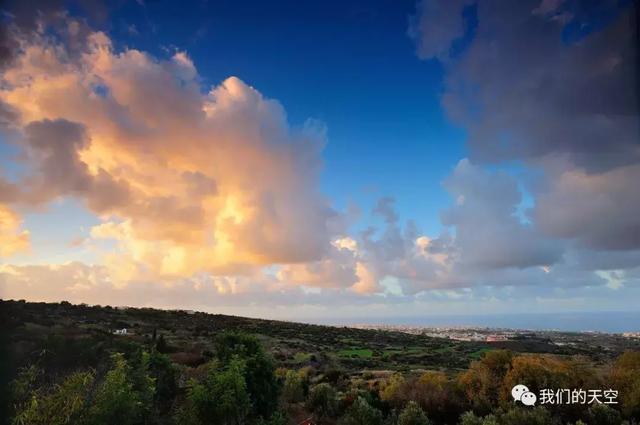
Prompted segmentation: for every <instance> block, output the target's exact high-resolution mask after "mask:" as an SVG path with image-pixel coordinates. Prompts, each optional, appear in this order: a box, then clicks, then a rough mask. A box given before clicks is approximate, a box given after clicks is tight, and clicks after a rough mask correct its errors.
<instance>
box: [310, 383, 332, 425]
mask: <svg viewBox="0 0 640 425" xmlns="http://www.w3.org/2000/svg"><path fill="white" fill-rule="evenodd" d="M307 409H309V410H310V411H311V413H313V414H314V415H315V416H316V417H317V418H331V417H333V416H335V415H336V413H337V411H338V397H337V394H336V391H335V390H334V389H333V387H332V386H331V385H329V384H327V383H322V384H318V385H316V386H315V387H313V388H311V391H310V392H309V398H308V399H307Z"/></svg>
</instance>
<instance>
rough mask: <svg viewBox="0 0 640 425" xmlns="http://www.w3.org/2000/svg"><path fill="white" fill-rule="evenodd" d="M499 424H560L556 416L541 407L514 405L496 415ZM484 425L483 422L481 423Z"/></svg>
mask: <svg viewBox="0 0 640 425" xmlns="http://www.w3.org/2000/svg"><path fill="white" fill-rule="evenodd" d="M498 422H499V423H500V425H554V424H557V425H559V424H560V421H559V420H558V419H557V418H554V417H552V415H551V413H550V412H549V411H548V410H547V409H545V408H543V407H540V406H538V407H536V408H533V409H530V408H525V407H516V408H512V409H510V410H507V411H506V412H504V413H502V414H500V415H499V416H498ZM483 425H484V424H483Z"/></svg>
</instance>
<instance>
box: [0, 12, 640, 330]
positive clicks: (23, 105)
mask: <svg viewBox="0 0 640 425" xmlns="http://www.w3.org/2000/svg"><path fill="white" fill-rule="evenodd" d="M633 7H634V4H633V2H630V1H617V0H611V1H607V2H593V1H590V0H557V1H549V0H544V1H542V0H523V1H522V2H517V3H516V2H514V3H504V2H500V1H493V0H481V1H473V0H451V1H437V0H419V1H414V0H412V1H401V2H398V1H382V0H379V1H373V2H371V1H357V2H348V4H344V2H315V3H307V2H295V1H280V2H275V3H264V2H237V1H236V2H231V1H194V2H179V3H178V2H170V1H133V0H129V1H125V0H122V1H119V2H116V3H104V4H102V3H100V2H86V1H84V0H73V1H69V2H66V1H61V2H59V3H55V2H36V3H34V4H33V5H32V7H31V8H25V7H24V5H22V4H21V3H20V2H10V3H9V4H8V5H7V6H6V9H5V14H4V18H3V19H4V20H5V21H6V22H5V23H6V24H7V28H9V30H10V31H8V32H7V34H6V35H5V40H2V39H0V42H3V43H5V45H6V47H7V49H6V50H7V52H8V53H7V55H6V57H3V58H1V59H2V63H1V64H0V65H2V68H1V69H2V71H0V72H1V74H0V76H1V82H2V85H0V87H1V89H0V118H2V121H0V124H1V127H0V155H1V156H0V189H1V192H0V242H2V243H3V248H2V249H0V256H1V257H3V258H2V263H0V267H2V268H0V292H2V293H3V294H2V295H3V296H8V297H24V296H25V292H26V296H28V297H31V298H34V299H45V300H58V299H70V300H72V301H78V302H97V301H98V300H101V301H102V302H110V303H114V304H116V303H123V302H129V303H133V304H137V305H154V306H160V307H162V306H165V307H193V308H200V309H205V310H216V311H221V310H222V311H226V312H233V313H238V314H248V315H253V316H256V315H258V316H259V315H271V316H279V317H280V316H283V315H285V316H286V315H294V316H295V315H297V316H302V315H306V316H308V317H311V316H313V317H318V318H323V317H328V316H331V317H334V316H335V315H338V316H344V317H362V316H363V312H364V313H366V314H371V315H372V317H374V316H375V317H383V316H388V317H390V316H394V315H400V316H402V315H407V316H412V315H413V316H417V315H420V314H424V313H425V312H428V313H434V314H436V313H451V314H457V313H476V314H483V313H488V312H500V313H505V314H506V313H514V312H517V311H520V310H521V309H522V308H525V307H526V308H528V309H530V310H531V311H534V312H538V313H544V312H551V311H555V312H561V311H566V310H570V311H592V310H599V311H604V310H607V311H608V310H629V309H633V308H634V307H633V306H634V305H635V304H634V303H635V302H636V301H637V299H638V298H637V297H638V290H637V288H638V282H640V237H639V236H638V235H639V234H640V233H639V229H640V222H639V221H638V217H637V214H635V213H634V211H637V209H638V208H640V193H639V191H638V190H637V188H636V185H635V184H634V182H635V181H637V179H638V178H640V148H639V147H638V143H639V141H640V135H638V128H640V126H639V125H640V124H639V123H638V110H637V99H636V98H635V97H634V95H633V93H632V92H631V91H629V90H628V87H631V86H633V85H634V84H637V74H638V73H637V72H636V71H637V63H636V62H634V51H635V50H634V43H635V42H634V40H635V39H634V34H635V32H634V26H633V21H632V20H631V16H632V15H633ZM33 10H38V11H39V13H37V14H34V13H33ZM309 123H313V125H309ZM318 170H319V171H318ZM354 211H357V213H355V212H354ZM44 282H51V283H48V284H45V283H44ZM69 282H72V284H71V283H69ZM334 307H335V311H334ZM274 309H275V310H274ZM278 309H280V310H278ZM278 311H279V312H278Z"/></svg>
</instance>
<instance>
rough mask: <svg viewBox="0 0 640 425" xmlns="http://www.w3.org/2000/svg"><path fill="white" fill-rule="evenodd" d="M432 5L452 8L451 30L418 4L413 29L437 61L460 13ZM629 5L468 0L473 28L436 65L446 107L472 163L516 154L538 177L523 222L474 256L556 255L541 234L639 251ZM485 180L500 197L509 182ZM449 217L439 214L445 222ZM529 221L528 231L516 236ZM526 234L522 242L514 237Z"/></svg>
mask: <svg viewBox="0 0 640 425" xmlns="http://www.w3.org/2000/svg"><path fill="white" fill-rule="evenodd" d="M430 3H431V2H430ZM434 3H438V4H440V6H433V5H432V6H429V7H430V9H434V10H435V9H438V8H446V9H447V10H449V11H450V13H452V14H453V15H454V16H455V19H456V25H455V26H454V27H455V28H457V29H456V31H454V32H452V33H451V34H449V36H447V37H440V36H437V35H436V36H434V35H433V34H432V33H431V32H430V28H434V27H437V26H438V24H439V18H438V14H434V13H433V12H430V11H429V9H427V8H425V6H424V5H423V3H419V4H418V13H419V18H416V19H417V20H418V21H419V22H420V25H417V26H414V27H413V28H414V29H415V31H416V38H417V41H416V42H417V44H418V48H419V52H423V53H422V54H421V57H424V58H428V57H436V58H440V59H442V56H441V53H440V52H446V51H448V50H449V49H450V48H451V46H452V43H453V42H454V40H455V39H456V37H458V36H459V34H460V30H459V28H460V25H461V23H462V22H463V17H462V10H461V6H460V5H459V4H457V5H452V4H450V3H449V2H434ZM454 3H456V2H454ZM637 7H638V5H637V3H636V2H630V3H626V4H618V3H616V2H601V3H592V2H580V1H578V2H566V1H548V0H543V1H540V0H531V1H518V2H503V1H493V0H486V1H478V2H476V3H475V6H474V11H475V13H476V18H477V26H475V27H473V28H470V30H469V31H468V39H467V40H466V43H465V48H464V50H463V51H462V52H461V53H460V54H459V55H458V56H457V57H456V58H455V59H453V60H445V61H444V62H443V64H444V69H445V91H444V93H443V96H442V104H443V105H444V107H445V109H446V110H447V112H448V114H449V116H450V117H451V119H452V120H453V121H454V122H455V123H457V124H459V125H461V126H463V127H464V128H465V130H466V131H467V133H468V147H469V150H470V158H471V160H472V161H474V162H475V163H479V164H492V165H500V164H503V163H504V161H520V162H521V163H522V164H524V165H525V167H527V170H528V172H529V173H530V175H532V176H537V177H536V179H531V180H529V183H531V182H533V184H530V185H529V187H528V190H529V191H530V193H531V195H532V196H533V202H534V207H533V209H532V211H531V212H530V219H531V225H530V226H529V225H527V226H524V227H522V226H519V227H520V230H517V229H511V231H509V232H507V233H500V232H494V234H495V235H496V239H495V243H496V245H487V246H486V247H485V250H476V251H475V252H477V253H478V255H479V256H483V255H491V253H492V251H494V250H496V249H500V247H502V248H503V253H502V254H501V255H500V257H503V258H509V257H513V256H519V257H520V259H519V260H518V261H516V263H520V265H522V266H524V265H527V264H536V263H538V264H541V263H544V262H546V261H551V260H554V259H557V252H556V253H555V254H554V253H553V252H552V251H553V250H551V251H550V250H549V246H548V245H547V246H546V247H545V248H544V249H539V248H540V241H541V240H542V239H543V237H542V236H536V234H540V235H544V237H548V238H551V239H556V240H557V239H563V240H565V241H569V242H571V243H573V244H575V245H576V246H578V247H582V248H587V249H591V250H596V251H598V250H602V251H608V250H637V249H638V248H639V247H640V231H639V230H638V229H640V215H639V214H637V213H636V211H637V210H638V193H639V192H638V189H637V187H635V186H636V185H635V182H636V181H637V180H638V164H640V104H639V103H638V101H639V99H640V97H638V75H640V73H639V72H638V68H637V67H638V62H637V43H638V39H637V26H638V22H637V21H636V19H637V13H636V12H637V10H636V9H637ZM448 19H454V18H453V17H450V18H448ZM420 46H430V47H429V48H428V49H424V50H420V49H422V48H421V47H420ZM492 186H493V189H489V190H494V191H495V193H496V194H497V196H501V194H502V192H503V191H504V190H505V188H504V183H503V182H500V181H495V182H493V183H492ZM507 191H508V190H507ZM494 201H495V202H494V203H493V204H494V205H496V206H498V205H500V201H499V200H495V199H494ZM455 210H456V207H454V208H453V212H454V213H455ZM450 213H451V212H450ZM450 213H447V214H445V220H450V219H452V217H450V215H451V214H450ZM479 214H482V212H481V211H479ZM454 215H455V214H454ZM495 217H496V215H494V214H489V215H486V216H485V217H483V218H480V217H478V220H477V221H476V223H475V225H474V226H473V229H474V231H473V232H469V234H470V235H472V236H471V237H474V236H475V235H477V236H478V237H481V238H483V239H486V238H484V237H482V235H481V234H482V232H483V229H491V228H492V224H495V223H496V219H495ZM501 220H502V221H503V222H505V220H506V221H508V220H509V219H508V218H506V217H504V216H503V217H502V218H501ZM482 223H486V224H487V225H486V226H485V225H483V224H482ZM505 228H509V225H505ZM525 228H526V234H519V233H518V232H520V231H524V229H525ZM492 230H495V229H492ZM502 235H504V236H505V237H507V238H508V239H500V238H501V237H502ZM507 235H513V237H511V236H507ZM460 236H461V237H460V242H462V241H463V239H464V238H465V236H464V235H460ZM525 236H526V240H527V241H531V242H530V243H529V242H526V243H523V242H522V239H521V238H520V237H525ZM519 241H520V242H519ZM560 244H564V242H559V245H558V247H559V248H560V247H561V245H560ZM509 247H512V248H509ZM475 248H478V246H476V247H475ZM483 251H487V252H486V253H485V252H483ZM601 258H602V257H601ZM480 260H481V262H482V259H480ZM487 260H490V259H487ZM496 265H498V263H496Z"/></svg>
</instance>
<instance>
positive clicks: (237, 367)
mask: <svg viewBox="0 0 640 425" xmlns="http://www.w3.org/2000/svg"><path fill="white" fill-rule="evenodd" d="M249 409H250V401H249V394H248V392H247V384H246V381H245V378H244V363H243V362H242V361H241V360H239V359H234V360H231V362H230V363H229V365H228V366H226V367H225V368H224V369H218V368H216V367H215V366H214V365H212V366H211V368H210V371H209V374H208V375H207V378H206V379H205V381H204V382H202V383H198V382H192V383H191V385H190V387H189V390H188V392H187V403H186V406H185V407H184V408H183V410H182V411H181V412H180V413H179V415H178V420H177V422H178V423H183V424H193V425H196V424H207V423H210V421H211V420H212V419H213V418H215V419H216V421H217V422H216V423H219V424H220V425H238V424H242V423H244V421H245V419H246V418H247V416H248V415H249Z"/></svg>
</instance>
